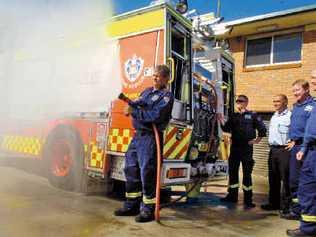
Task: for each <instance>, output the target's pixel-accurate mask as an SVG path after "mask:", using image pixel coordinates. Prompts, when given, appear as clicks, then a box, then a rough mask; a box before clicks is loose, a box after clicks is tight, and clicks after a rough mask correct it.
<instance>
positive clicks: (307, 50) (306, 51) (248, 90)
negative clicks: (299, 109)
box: [230, 30, 316, 112]
mask: <svg viewBox="0 0 316 237" xmlns="http://www.w3.org/2000/svg"><path fill="white" fill-rule="evenodd" d="M245 42H246V37H238V38H231V39H230V46H231V50H232V53H233V57H234V59H235V80H236V93H237V94H246V95H247V96H248V97H249V99H250V103H249V108H250V109H251V110H254V111H258V112H269V111H273V106H272V96H273V95H275V94H279V93H283V94H286V95H287V96H288V97H289V100H290V102H289V104H290V105H292V104H293V102H294V99H293V96H292V86H291V84H292V82H293V81H295V80H297V79H305V80H309V79H310V73H311V70H312V69H316V31H315V30H314V31H308V32H304V33H303V47H302V63H301V64H292V65H287V66H283V68H281V66H280V67H277V68H273V67H268V68H256V69H254V70H252V71H247V70H246V69H245V68H244V52H245ZM313 95H315V93H314V94H313Z"/></svg>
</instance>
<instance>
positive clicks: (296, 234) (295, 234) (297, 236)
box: [286, 229, 316, 237]
mask: <svg viewBox="0 0 316 237" xmlns="http://www.w3.org/2000/svg"><path fill="white" fill-rule="evenodd" d="M286 234H287V235H288V236H292V237H311V236H314V237H315V236H316V234H305V233H304V232H302V231H301V230H300V229H295V230H287V231H286Z"/></svg>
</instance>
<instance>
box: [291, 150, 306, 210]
mask: <svg viewBox="0 0 316 237" xmlns="http://www.w3.org/2000/svg"><path fill="white" fill-rule="evenodd" d="M300 149H301V146H300V145H295V146H294V147H293V148H292V150H291V158H290V178H289V180H290V191H291V198H292V204H291V211H292V212H294V213H295V214H296V215H300V213H301V208H300V205H299V203H298V198H297V190H298V183H299V178H300V173H301V167H302V164H303V163H302V161H298V160H297V159H296V154H297V152H299V151H300Z"/></svg>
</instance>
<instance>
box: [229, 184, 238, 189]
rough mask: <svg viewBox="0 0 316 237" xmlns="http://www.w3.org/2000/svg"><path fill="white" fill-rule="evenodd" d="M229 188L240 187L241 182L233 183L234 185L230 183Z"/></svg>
mask: <svg viewBox="0 0 316 237" xmlns="http://www.w3.org/2000/svg"><path fill="white" fill-rule="evenodd" d="M229 188H239V184H232V185H229Z"/></svg>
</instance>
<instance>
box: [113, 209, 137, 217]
mask: <svg viewBox="0 0 316 237" xmlns="http://www.w3.org/2000/svg"><path fill="white" fill-rule="evenodd" d="M138 214H139V208H126V207H122V208H119V209H117V210H115V211H114V215H115V216H136V215H138Z"/></svg>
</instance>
